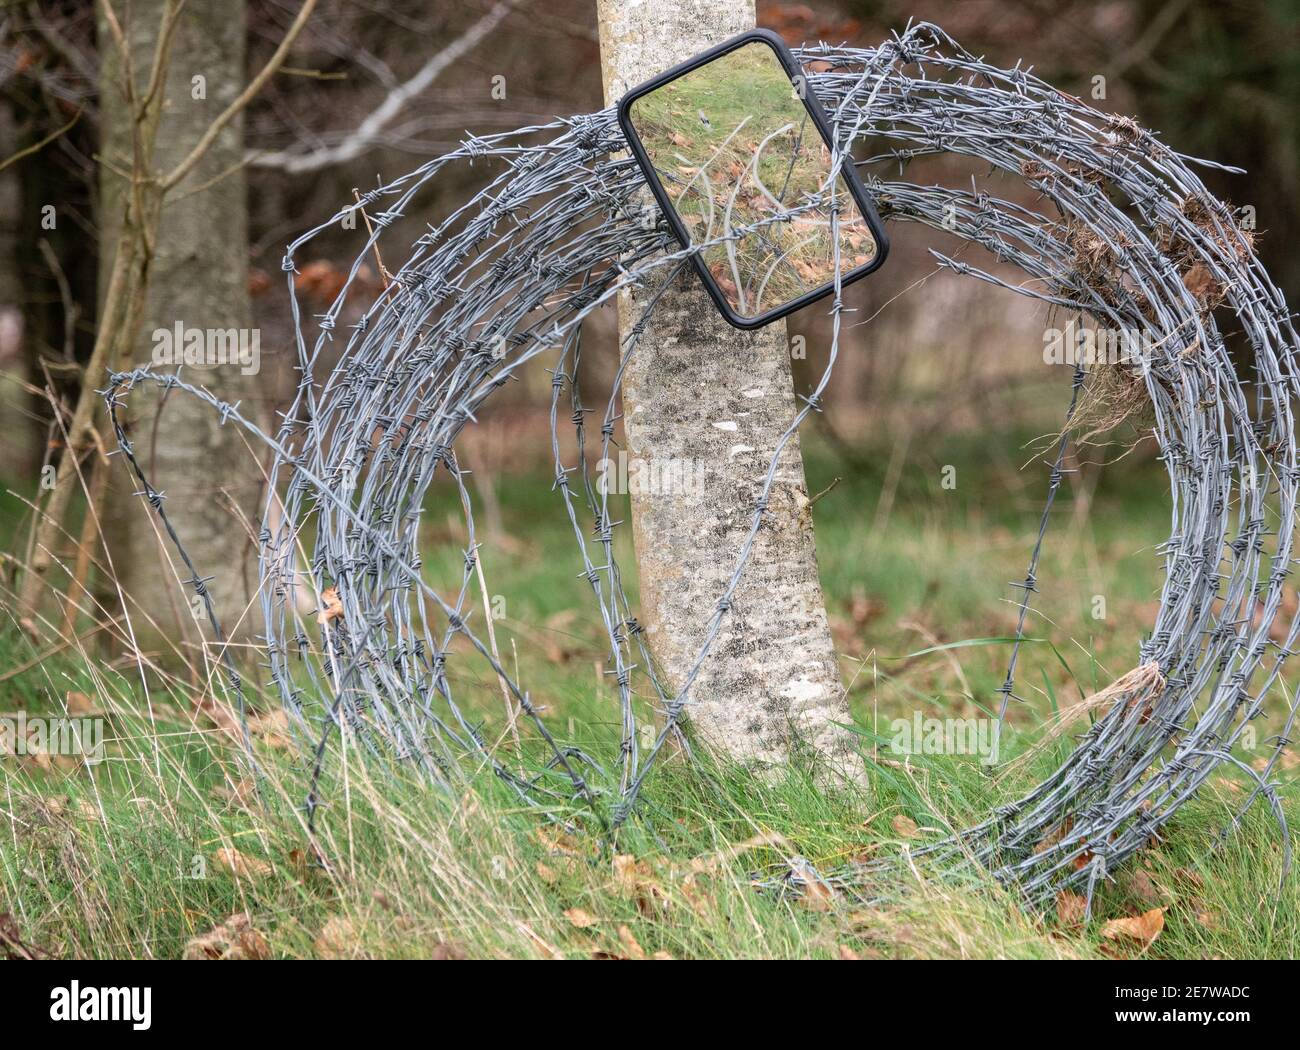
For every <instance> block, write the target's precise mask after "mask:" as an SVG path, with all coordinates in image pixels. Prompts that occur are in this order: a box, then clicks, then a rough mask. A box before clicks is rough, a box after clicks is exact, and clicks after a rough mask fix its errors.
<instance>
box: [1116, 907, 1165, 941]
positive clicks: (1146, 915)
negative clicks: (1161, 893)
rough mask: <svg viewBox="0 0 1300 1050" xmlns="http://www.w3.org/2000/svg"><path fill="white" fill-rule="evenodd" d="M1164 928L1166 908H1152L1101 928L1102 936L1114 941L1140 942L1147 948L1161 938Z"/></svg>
mask: <svg viewBox="0 0 1300 1050" xmlns="http://www.w3.org/2000/svg"><path fill="white" fill-rule="evenodd" d="M1164 928H1165V910H1164V908H1152V909H1151V910H1150V911H1144V912H1143V913H1142V914H1141V915H1130V916H1127V917H1126V918H1123V919H1111V920H1110V921H1109V922H1107V923H1106V925H1104V926H1103V927H1102V928H1101V935H1102V936H1103V937H1105V938H1106V939H1107V940H1112V941H1121V940H1133V941H1138V942H1140V943H1141V944H1142V946H1143V947H1144V948H1146V947H1149V946H1150V945H1151V944H1152V943H1153V942H1154V941H1155V939H1156V938H1157V937H1159V936H1160V931H1161V930H1163V929H1164Z"/></svg>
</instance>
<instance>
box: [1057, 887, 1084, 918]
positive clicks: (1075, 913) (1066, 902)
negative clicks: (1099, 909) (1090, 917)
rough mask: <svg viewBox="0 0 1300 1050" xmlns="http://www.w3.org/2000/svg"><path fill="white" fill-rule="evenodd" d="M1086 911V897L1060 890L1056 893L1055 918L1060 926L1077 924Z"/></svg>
mask: <svg viewBox="0 0 1300 1050" xmlns="http://www.w3.org/2000/svg"><path fill="white" fill-rule="evenodd" d="M1087 912H1088V898H1087V897H1085V896H1083V894H1081V893H1071V892H1070V891H1069V890H1062V891H1061V892H1060V893H1058V894H1057V895H1056V919H1057V921H1058V922H1059V923H1060V924H1061V925H1062V926H1078V925H1079V924H1080V923H1081V922H1083V917H1084V915H1086V914H1087Z"/></svg>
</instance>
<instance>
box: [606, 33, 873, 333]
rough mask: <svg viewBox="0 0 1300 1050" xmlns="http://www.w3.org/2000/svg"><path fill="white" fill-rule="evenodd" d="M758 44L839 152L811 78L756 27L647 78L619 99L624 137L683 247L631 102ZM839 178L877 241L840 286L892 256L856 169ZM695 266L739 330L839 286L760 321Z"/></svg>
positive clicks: (698, 261) (812, 298)
mask: <svg viewBox="0 0 1300 1050" xmlns="http://www.w3.org/2000/svg"><path fill="white" fill-rule="evenodd" d="M755 42H758V43H763V44H766V45H767V46H769V47H770V48H771V49H772V50H773V51H775V52H776V57H777V60H778V61H779V62H780V63H781V65H782V67H783V68H784V69H785V72H786V75H787V76H788V77H789V78H790V84H791V86H792V87H797V85H798V83H799V81H798V80H797V79H796V78H800V77H802V78H803V79H804V83H805V90H803V91H801V92H797V94H798V96H799V98H800V99H801V100H802V101H803V104H804V108H805V109H806V110H807V111H808V114H809V116H811V117H812V120H813V123H814V124H815V125H816V126H817V130H818V132H819V133H820V134H821V137H822V140H823V141H824V142H825V143H826V145H827V147H828V148H830V149H831V150H832V151H833V150H834V148H835V144H834V141H833V139H832V137H831V136H832V129H831V123H830V120H829V118H828V117H827V116H826V113H825V111H824V110H823V109H822V107H821V104H820V103H819V102H818V101H817V99H816V98H814V97H813V94H812V92H811V91H808V90H807V89H806V84H807V74H806V73H805V72H804V71H803V69H802V68H801V67H800V65H799V63H798V62H797V61H796V60H795V57H794V55H792V54H791V53H790V49H789V48H787V47H786V46H785V41H784V40H782V39H781V38H780V37H779V36H777V34H776V33H774V32H772V31H771V30H770V29H752V30H750V31H749V32H747V33H741V34H740V35H739V36H734V37H732V38H731V39H730V40H724V41H723V42H722V43H721V44H718V45H717V46H716V47H712V48H710V49H709V50H708V51H704V52H701V53H700V54H698V55H696V56H695V57H694V58H690V59H687V60H686V61H685V62H682V63H680V64H679V65H676V66H673V67H672V69H669V70H668V71H667V72H665V73H660V74H659V76H657V77H655V78H653V79H652V80H647V81H646V82H645V83H644V84H639V85H637V86H636V87H634V88H632V89H631V90H630V91H628V93H627V94H626V95H624V96H623V97H622V99H620V100H619V103H618V123H619V126H620V127H621V128H622V129H623V137H624V138H625V139H627V143H628V146H629V147H630V148H631V150H632V155H633V156H634V157H635V158H636V162H637V164H638V165H640V167H641V172H642V174H643V175H644V176H645V180H646V184H647V185H648V186H649V187H650V192H651V193H653V194H654V198H655V202H656V203H657V204H658V205H659V207H660V209H661V210H662V211H663V213H664V215H665V216H666V218H667V219H668V224H669V225H670V226H671V227H672V230H673V232H674V233H675V234H676V236H677V239H678V240H679V241H681V243H682V247H683V248H690V247H691V240H690V235H689V233H688V232H687V230H686V225H685V223H683V222H682V220H681V217H680V216H679V215H678V214H677V209H676V208H674V207H673V204H672V201H671V200H670V199H669V197H668V193H667V191H666V190H665V189H664V186H663V183H662V182H660V180H659V176H658V175H657V174H656V173H655V170H654V165H653V164H651V162H650V157H649V154H647V153H646V149H645V146H644V145H643V144H642V142H641V138H640V136H639V135H637V133H636V129H635V128H634V127H633V126H632V119H631V114H630V112H629V111H630V109H631V106H632V103H633V102H635V101H636V100H637V99H638V98H641V97H642V96H643V95H647V94H649V93H650V92H652V91H654V90H655V89H656V88H660V87H663V86H664V85H665V84H667V83H669V82H670V81H673V80H676V79H677V78H678V77H680V76H682V75H683V74H685V73H689V72H690V71H691V70H693V69H698V68H699V67H700V66H703V65H707V64H708V63H710V62H712V61H713V60H714V59H716V58H718V57H720V56H722V55H725V54H727V52H729V51H734V50H735V49H736V48H738V47H742V46H744V45H745V44H751V43H755ZM840 174H841V175H842V176H843V178H844V183H845V185H846V186H847V187H848V190H849V193H850V194H851V195H852V197H853V200H854V202H855V203H856V204H857V206H858V209H859V211H861V213H862V217H863V220H864V221H865V222H866V224H867V227H868V228H869V229H870V230H871V234H872V236H873V237H874V238H875V241H876V254H875V257H874V258H873V259H872V260H871V261H870V262H867V263H864V264H863V265H862V266H858V267H855V268H854V269H852V270H849V271H848V272H847V273H845V274H843V275H842V276H841V277H840V286H841V287H844V286H846V285H848V284H851V283H852V282H853V281H857V280H860V279H861V278H863V277H866V276H867V274H869V273H871V272H873V271H874V270H877V269H879V268H880V266H881V264H882V263H884V261H885V257H886V256H887V255H888V254H889V239H888V237H887V236H886V235H885V230H884V227H883V225H882V224H881V222H880V216H879V215H877V214H876V209H875V206H874V205H873V204H872V203H871V197H870V196H869V195H868V193H867V188H866V186H864V185H863V183H862V179H861V178H860V177H859V176H858V173H857V171H856V169H855V168H854V166H853V165H852V164H851V163H850V164H845V165H844V166H843V167H842V168H841V170H840ZM691 263H692V264H693V265H694V267H695V272H696V273H697V274H699V276H700V280H701V281H703V282H704V287H705V288H706V289H707V290H708V293H709V295H710V297H711V298H712V299H713V302H714V303H715V305H716V306H717V308H718V312H719V313H721V314H722V316H723V317H724V318H725V319H726V320H727V323H728V324H730V325H732V326H733V327H735V328H741V329H745V330H749V329H754V328H762V327H763V326H764V325H768V324H771V323H772V322H773V321H775V320H778V319H779V318H782V317H785V316H786V315H787V314H790V313H793V312H794V311H795V310H798V309H800V308H802V307H804V306H807V305H808V304H809V303H812V302H816V301H817V300H818V299H824V298H825V297H826V296H828V295H830V294H831V293H832V292H834V290H835V282H834V281H828V282H827V283H826V284H823V285H821V286H819V287H817V288H814V289H813V290H812V291H810V292H806V293H804V294H803V295H801V296H799V297H798V298H797V299H792V300H790V302H788V303H784V304H782V305H781V306H778V307H776V308H775V309H773V310H769V311H767V312H766V313H762V314H759V315H758V316H757V317H741V316H740V315H739V314H737V313H736V312H735V311H734V310H733V309H732V308H731V304H730V303H729V302H728V301H727V298H726V296H725V295H724V294H723V292H722V289H721V288H719V287H718V283H717V281H715V280H714V278H713V275H712V274H711V273H710V272H709V269H708V267H707V266H705V265H704V260H703V258H702V257H701V254H700V253H699V252H695V253H693V254H692V255H691Z"/></svg>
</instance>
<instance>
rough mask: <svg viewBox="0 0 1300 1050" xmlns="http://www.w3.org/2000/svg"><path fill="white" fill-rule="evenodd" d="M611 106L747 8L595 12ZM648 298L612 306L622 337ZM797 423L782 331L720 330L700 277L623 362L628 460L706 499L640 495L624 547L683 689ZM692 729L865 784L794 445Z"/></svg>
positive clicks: (714, 2)
mask: <svg viewBox="0 0 1300 1050" xmlns="http://www.w3.org/2000/svg"><path fill="white" fill-rule="evenodd" d="M597 12H598V18H599V22H600V46H601V73H602V78H603V81H604V87H605V98H606V101H607V103H612V102H614V101H615V100H617V99H618V98H620V97H621V96H622V95H623V94H624V92H626V91H627V89H628V88H630V87H634V86H635V85H636V84H638V83H640V82H642V81H644V80H648V79H649V78H650V77H651V76H653V75H655V74H656V73H659V72H662V71H663V70H665V69H667V68H669V67H670V66H673V65H675V64H677V63H678V62H680V61H682V60H683V59H686V58H689V57H690V56H691V55H693V54H695V53H697V52H699V51H701V50H703V49H705V48H706V47H709V46H711V45H713V44H716V43H718V42H720V41H722V40H724V39H726V38H727V37H730V36H734V35H735V34H737V33H740V32H743V31H745V30H746V29H752V28H753V27H754V3H753V0H655V2H653V3H648V2H644V0H597ZM645 298H646V295H645V294H641V293H635V292H634V293H629V294H627V295H626V296H625V297H624V298H623V300H621V301H620V303H619V330H620V335H621V336H622V338H623V339H626V338H627V336H628V334H629V331H630V329H631V326H632V324H633V323H634V322H635V321H636V320H637V319H638V318H639V317H640V315H641V312H642V310H643V309H644V306H645ZM795 412H796V404H795V399H794V391H793V382H792V379H791V373H790V346H789V343H788V340H787V336H786V326H785V322H784V321H777V322H775V323H773V324H771V325H768V326H767V327H765V328H763V329H760V330H759V331H757V332H742V331H739V330H737V329H734V328H732V327H731V326H730V325H728V324H727V323H726V322H725V321H724V320H723V319H722V318H721V317H720V316H719V315H718V313H717V311H716V309H715V308H714V306H713V303H712V301H711V300H710V299H709V297H708V296H707V294H706V293H705V292H704V290H703V288H702V287H701V285H700V284H699V281H698V278H697V277H696V276H695V275H694V274H693V273H687V274H684V275H683V276H682V277H681V278H679V280H678V283H677V286H676V287H674V288H672V289H670V290H669V292H668V293H667V294H665V295H664V296H663V297H662V298H661V299H660V300H659V302H658V304H657V306H656V308H655V312H654V315H653V318H652V320H651V322H650V324H649V326H648V327H647V328H646V329H645V334H644V335H643V336H642V337H641V339H640V340H639V342H638V343H637V345H636V347H635V349H634V350H633V352H632V357H631V360H630V361H629V362H628V366H627V370H626V375H625V380H624V384H623V417H624V426H625V427H626V431H627V440H628V445H629V456H630V457H631V458H634V459H640V460H643V461H645V462H652V461H660V462H662V461H665V460H680V461H681V462H683V463H687V464H693V465H699V466H700V467H702V472H703V477H704V480H705V484H704V486H703V488H702V490H701V491H691V492H686V493H681V492H674V493H671V494H660V495H655V494H649V493H636V494H634V495H633V497H632V527H633V539H634V541H635V544H636V554H637V566H638V570H639V577H640V588H641V613H642V619H643V622H644V626H645V627H646V630H647V636H648V638H649V640H650V646H651V650H652V652H653V653H654V654H655V656H656V658H657V660H658V662H659V663H660V664H662V665H663V667H664V668H665V669H666V671H667V672H668V678H669V684H670V685H671V687H672V688H673V689H675V690H676V689H680V687H681V684H682V678H683V677H684V675H685V673H686V671H687V669H689V667H690V666H691V665H692V664H693V663H694V660H695V657H696V655H697V653H698V652H699V649H700V647H701V645H702V644H703V641H704V637H705V633H706V630H707V627H708V623H709V619H710V617H711V615H712V613H713V611H714V609H715V607H716V604H717V600H718V598H719V597H720V596H721V595H722V593H723V590H724V589H725V586H726V583H727V580H728V578H729V577H730V575H731V573H732V572H733V570H734V568H735V565H736V560H737V557H738V555H739V552H740V548H741V545H742V543H743V542H744V538H745V536H746V535H747V533H748V530H749V528H750V524H751V519H752V515H753V510H754V505H755V500H756V499H757V497H758V495H759V494H760V492H761V489H762V483H763V479H764V476H765V474H766V471H767V468H768V465H769V463H770V462H771V457H772V455H773V453H774V452H775V450H776V447H777V443H778V440H779V438H780V436H781V434H782V433H783V432H784V431H785V430H786V428H787V427H788V426H789V424H790V421H791V420H792V419H793V417H794V415H795ZM686 711H687V713H688V717H689V718H690V720H691V722H692V724H693V726H694V727H695V729H696V730H697V732H698V733H699V734H700V735H701V736H702V737H703V738H704V739H705V740H706V741H707V742H708V743H709V744H711V745H712V746H714V747H715V748H718V749H720V750H722V751H723V752H725V753H726V754H728V755H730V756H731V757H733V758H735V759H739V760H741V761H744V762H746V763H752V764H755V765H760V766H778V765H783V764H786V763H788V762H789V760H790V758H791V756H792V754H793V753H794V752H795V750H796V746H797V745H798V746H807V747H810V748H812V749H813V750H814V751H815V752H816V755H817V759H818V761H819V763H820V764H821V766H822V768H824V769H826V770H828V771H832V772H834V773H835V774H836V776H837V778H839V779H843V778H848V779H851V780H856V781H861V780H862V777H863V771H862V763H861V761H860V759H859V758H858V757H857V756H856V754H855V753H854V749H853V745H852V737H851V735H850V734H849V733H848V732H846V731H844V730H843V729H841V728H839V726H837V725H836V724H835V723H845V722H847V721H848V720H849V714H848V703H847V699H846V697H845V693H844V687H843V683H842V682H841V679H840V675H839V668H838V665H837V662H836V657H835V651H834V647H833V645H832V642H831V636H830V630H829V626H828V624H827V621H826V609H825V606H824V603H823V599H822V590H821V584H820V582H819V580H818V576H817V554H816V547H815V545H814V542H813V529H812V516H811V514H810V512H809V503H808V494H807V489H806V486H805V482H804V473H803V459H802V455H801V453H800V448H799V443H798V441H797V440H793V441H791V442H789V443H788V444H787V445H786V446H785V449H784V451H783V452H782V454H781V457H780V462H779V469H778V471H777V475H776V483H775V486H774V487H773V489H772V492H771V495H770V501H769V507H768V511H767V514H766V517H765V520H764V523H763V526H762V529H761V530H760V532H759V534H758V539H757V543H756V544H755V547H754V551H753V556H752V557H751V559H750V561H749V564H748V567H747V568H746V570H745V574H744V576H743V578H742V581H741V584H740V587H739V589H738V590H737V592H736V595H735V599H734V602H733V604H732V607H731V610H730V612H729V613H728V614H727V616H726V617H725V619H724V621H723V629H722V633H721V635H720V636H719V637H718V639H717V641H716V642H715V643H714V645H713V647H712V649H711V650H710V654H709V656H708V658H707V662H706V663H705V665H704V667H703V669H702V673H701V675H700V677H699V678H698V679H697V680H696V683H695V685H694V686H693V687H692V691H691V696H690V699H689V703H688V706H687V708H686Z"/></svg>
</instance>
